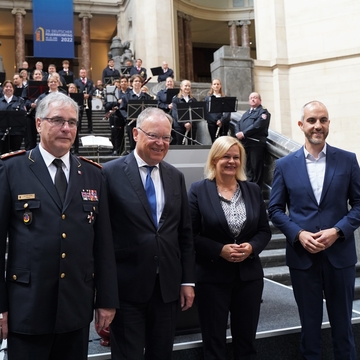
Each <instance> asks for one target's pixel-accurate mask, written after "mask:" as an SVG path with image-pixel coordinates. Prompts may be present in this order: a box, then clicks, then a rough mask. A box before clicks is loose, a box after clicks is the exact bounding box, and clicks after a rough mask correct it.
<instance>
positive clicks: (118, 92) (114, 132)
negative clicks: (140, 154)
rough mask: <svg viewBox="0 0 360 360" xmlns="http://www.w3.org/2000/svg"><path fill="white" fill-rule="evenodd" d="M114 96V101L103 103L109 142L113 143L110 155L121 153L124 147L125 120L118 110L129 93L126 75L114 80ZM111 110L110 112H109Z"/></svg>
mask: <svg viewBox="0 0 360 360" xmlns="http://www.w3.org/2000/svg"><path fill="white" fill-rule="evenodd" d="M113 85H115V86H116V87H115V90H114V97H115V100H116V101H109V102H106V103H105V104H104V107H105V111H107V113H108V118H109V125H110V129H111V142H112V144H113V147H114V148H113V152H112V155H113V156H116V155H119V154H121V152H122V151H123V148H124V128H125V121H126V118H124V116H123V114H122V113H121V111H120V106H121V103H122V100H123V98H124V97H125V96H127V95H128V94H129V93H130V89H129V88H128V80H127V77H126V76H122V77H121V79H120V80H115V81H114V83H113ZM110 111H111V113H110Z"/></svg>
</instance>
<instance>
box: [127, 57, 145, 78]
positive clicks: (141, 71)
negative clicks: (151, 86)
mask: <svg viewBox="0 0 360 360" xmlns="http://www.w3.org/2000/svg"><path fill="white" fill-rule="evenodd" d="M141 65H142V60H141V59H136V65H135V66H133V67H132V68H131V69H130V76H133V75H140V76H141V77H142V79H143V81H145V80H146V79H147V75H146V69H145V68H144V67H141Z"/></svg>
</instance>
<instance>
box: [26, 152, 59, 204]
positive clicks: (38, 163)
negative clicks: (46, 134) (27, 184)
mask: <svg viewBox="0 0 360 360" xmlns="http://www.w3.org/2000/svg"><path fill="white" fill-rule="evenodd" d="M28 158H29V160H30V164H29V167H30V170H31V171H32V172H33V173H34V175H35V176H36V177H37V178H38V179H39V181H40V183H41V184H42V185H43V187H44V188H45V190H46V191H47V192H48V193H49V195H50V196H51V198H52V199H53V200H54V202H55V203H56V204H57V206H58V207H59V208H60V209H61V208H62V205H61V201H60V198H59V195H58V193H57V191H56V188H55V185H54V183H53V181H52V180H51V176H50V174H49V170H48V169H47V167H46V165H45V162H44V160H43V158H42V156H41V154H40V150H39V147H36V148H35V149H33V150H31V151H30V153H29V156H28Z"/></svg>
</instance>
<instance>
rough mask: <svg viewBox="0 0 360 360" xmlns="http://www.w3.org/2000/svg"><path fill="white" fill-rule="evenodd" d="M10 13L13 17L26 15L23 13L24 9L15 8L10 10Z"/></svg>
mask: <svg viewBox="0 0 360 360" xmlns="http://www.w3.org/2000/svg"><path fill="white" fill-rule="evenodd" d="M11 13H12V14H13V15H16V14H21V15H23V16H25V15H26V11H25V9H24V8H15V9H12V10H11Z"/></svg>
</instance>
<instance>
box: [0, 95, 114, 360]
mask: <svg viewBox="0 0 360 360" xmlns="http://www.w3.org/2000/svg"><path fill="white" fill-rule="evenodd" d="M77 115H78V106H77V104H76V103H75V102H74V101H73V100H72V99H71V98H70V97H68V96H67V95H64V94H61V93H58V92H56V93H51V94H49V95H48V96H46V97H45V98H44V99H43V100H42V101H41V103H40V104H39V105H38V107H37V111H36V127H37V130H38V132H39V134H40V144H39V145H38V146H37V147H36V148H35V149H32V150H30V151H25V150H21V151H19V152H17V153H15V154H7V155H4V156H2V157H1V160H0V197H1V202H0V218H1V223H0V269H1V271H2V272H3V273H2V276H1V277H0V314H1V316H0V329H1V334H0V337H2V338H7V339H8V356H9V359H36V360H50V359H51V360H59V359H67V360H86V359H87V357H88V338H89V325H90V322H91V321H92V318H93V314H94V308H95V325H96V329H97V331H98V332H100V331H101V330H102V329H103V328H105V327H107V326H109V324H110V323H111V321H112V319H113V317H114V315H115V309H116V308H118V290H117V280H116V265H115V256H114V247H113V241H112V234H111V228H110V226H111V225H110V221H109V219H110V214H109V210H108V197H107V193H106V185H105V179H104V176H103V173H102V170H101V166H100V165H98V164H96V163H94V162H91V161H90V160H87V159H85V158H78V157H75V156H73V155H71V154H70V148H71V145H72V143H73V141H74V138H75V134H76V122H77ZM7 237H9V249H8V258H7V267H6V269H5V251H6V243H7ZM5 270H6V277H5V276H4V274H5ZM95 294H96V296H95Z"/></svg>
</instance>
